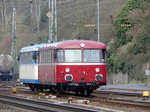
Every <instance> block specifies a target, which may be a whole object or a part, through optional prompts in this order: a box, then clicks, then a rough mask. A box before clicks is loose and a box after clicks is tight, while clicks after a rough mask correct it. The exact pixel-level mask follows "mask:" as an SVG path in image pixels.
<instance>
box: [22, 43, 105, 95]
mask: <svg viewBox="0 0 150 112" xmlns="http://www.w3.org/2000/svg"><path fill="white" fill-rule="evenodd" d="M105 51H106V46H105V45H104V44H103V43H99V42H95V41H89V40H68V41H62V42H55V43H47V44H40V45H34V46H28V47H24V48H22V49H21V51H20V81H21V82H22V83H24V84H25V85H27V86H29V87H30V88H31V90H33V91H35V90H37V91H43V90H44V89H45V90H47V89H49V90H50V91H52V92H69V91H72V92H75V93H76V94H78V93H80V94H82V95H84V94H87V95H90V94H91V93H92V92H93V90H95V89H97V88H98V87H99V86H101V85H106V63H105Z"/></svg>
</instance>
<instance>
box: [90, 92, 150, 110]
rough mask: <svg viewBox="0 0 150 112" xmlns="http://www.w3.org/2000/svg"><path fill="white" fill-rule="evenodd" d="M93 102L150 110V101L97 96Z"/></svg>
mask: <svg viewBox="0 0 150 112" xmlns="http://www.w3.org/2000/svg"><path fill="white" fill-rule="evenodd" d="M98 98H99V99H98ZM92 100H93V101H100V102H101V101H104V102H109V103H118V104H125V105H134V106H140V107H147V108H150V101H149V100H142V99H141V100H133V99H125V98H116V97H113V96H104V95H96V98H94V99H92Z"/></svg>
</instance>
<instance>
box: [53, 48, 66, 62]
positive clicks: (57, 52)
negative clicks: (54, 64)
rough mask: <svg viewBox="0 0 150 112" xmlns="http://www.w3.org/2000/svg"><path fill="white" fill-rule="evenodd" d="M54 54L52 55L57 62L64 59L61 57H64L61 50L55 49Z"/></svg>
mask: <svg viewBox="0 0 150 112" xmlns="http://www.w3.org/2000/svg"><path fill="white" fill-rule="evenodd" d="M55 55H56V56H54V57H55V58H56V59H57V61H58V62H63V61H64V59H63V57H64V54H63V50H57V51H56V54H55Z"/></svg>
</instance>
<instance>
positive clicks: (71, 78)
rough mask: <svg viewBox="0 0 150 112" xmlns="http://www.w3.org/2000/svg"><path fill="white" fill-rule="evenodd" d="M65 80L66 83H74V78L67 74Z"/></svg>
mask: <svg viewBox="0 0 150 112" xmlns="http://www.w3.org/2000/svg"><path fill="white" fill-rule="evenodd" d="M65 80H66V81H72V80H73V76H72V75H71V74H67V75H65Z"/></svg>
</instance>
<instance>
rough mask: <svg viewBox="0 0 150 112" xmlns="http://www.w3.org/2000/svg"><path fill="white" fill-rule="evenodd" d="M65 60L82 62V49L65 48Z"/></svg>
mask: <svg viewBox="0 0 150 112" xmlns="http://www.w3.org/2000/svg"><path fill="white" fill-rule="evenodd" d="M65 62H82V51H81V50H77V49H71V50H65Z"/></svg>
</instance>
